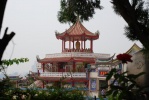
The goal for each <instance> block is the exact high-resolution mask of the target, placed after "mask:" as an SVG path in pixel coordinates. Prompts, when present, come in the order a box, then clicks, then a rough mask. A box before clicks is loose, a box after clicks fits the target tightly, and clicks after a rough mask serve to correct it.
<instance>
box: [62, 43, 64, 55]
mask: <svg viewBox="0 0 149 100" xmlns="http://www.w3.org/2000/svg"><path fill="white" fill-rule="evenodd" d="M63 46H64V41H63V40H62V52H63V51H64V47H63Z"/></svg>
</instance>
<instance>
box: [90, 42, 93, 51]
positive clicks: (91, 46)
mask: <svg viewBox="0 0 149 100" xmlns="http://www.w3.org/2000/svg"><path fill="white" fill-rule="evenodd" d="M90 49H91V52H93V40H92V39H91V40H90Z"/></svg>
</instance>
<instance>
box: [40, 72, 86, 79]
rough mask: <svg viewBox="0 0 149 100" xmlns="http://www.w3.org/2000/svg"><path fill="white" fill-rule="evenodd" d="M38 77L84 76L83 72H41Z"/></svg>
mask: <svg viewBox="0 0 149 100" xmlns="http://www.w3.org/2000/svg"><path fill="white" fill-rule="evenodd" d="M40 77H57V78H60V77H68V78H71V77H72V78H86V73H85V72H43V73H40Z"/></svg>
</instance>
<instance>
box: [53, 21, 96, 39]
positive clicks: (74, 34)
mask: <svg viewBox="0 0 149 100" xmlns="http://www.w3.org/2000/svg"><path fill="white" fill-rule="evenodd" d="M56 38H57V39H61V40H64V39H65V41H69V40H70V39H71V41H73V40H81V38H82V39H84V38H85V40H87V39H88V40H90V39H93V40H96V39H98V38H99V32H98V31H97V32H95V33H92V32H90V31H88V30H87V29H86V28H85V27H84V26H83V25H82V24H81V22H80V21H79V20H78V21H77V22H76V23H75V24H74V25H72V26H71V27H70V28H69V29H68V30H66V31H65V32H63V33H58V32H56Z"/></svg>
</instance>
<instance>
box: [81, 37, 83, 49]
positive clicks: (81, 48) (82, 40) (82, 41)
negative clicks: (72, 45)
mask: <svg viewBox="0 0 149 100" xmlns="http://www.w3.org/2000/svg"><path fill="white" fill-rule="evenodd" d="M82 49H83V40H82V38H81V51H83V50H82Z"/></svg>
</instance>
